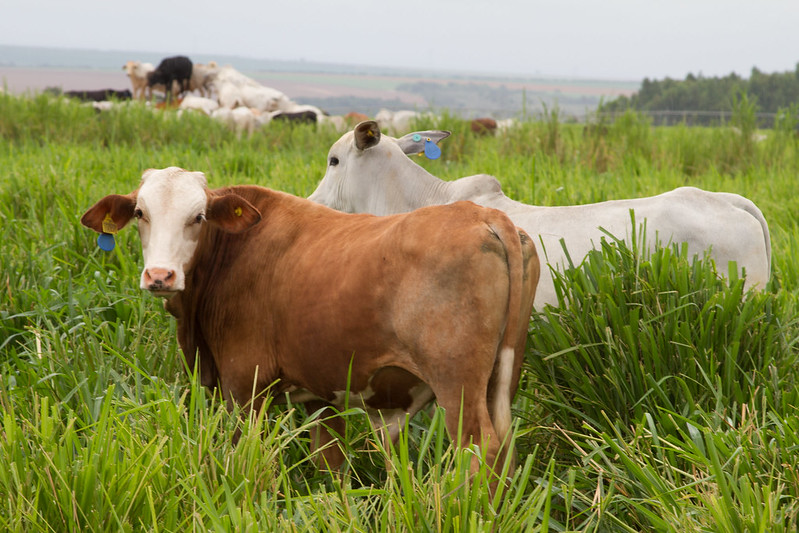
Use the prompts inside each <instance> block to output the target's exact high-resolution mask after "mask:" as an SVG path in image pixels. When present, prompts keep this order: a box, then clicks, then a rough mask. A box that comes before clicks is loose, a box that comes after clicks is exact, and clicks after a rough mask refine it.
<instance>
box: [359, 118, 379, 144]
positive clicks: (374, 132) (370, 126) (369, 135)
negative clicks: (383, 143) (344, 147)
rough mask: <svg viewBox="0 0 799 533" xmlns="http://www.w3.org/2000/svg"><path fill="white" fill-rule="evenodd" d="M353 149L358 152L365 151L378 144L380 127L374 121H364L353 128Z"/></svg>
mask: <svg viewBox="0 0 799 533" xmlns="http://www.w3.org/2000/svg"><path fill="white" fill-rule="evenodd" d="M353 133H354V134H355V147H356V148H357V149H358V150H367V149H369V148H371V147H373V146H377V143H379V142H380V126H378V125H377V122H375V121H374V120H364V121H363V122H361V123H359V124H358V125H357V126H355V129H354V130H353Z"/></svg>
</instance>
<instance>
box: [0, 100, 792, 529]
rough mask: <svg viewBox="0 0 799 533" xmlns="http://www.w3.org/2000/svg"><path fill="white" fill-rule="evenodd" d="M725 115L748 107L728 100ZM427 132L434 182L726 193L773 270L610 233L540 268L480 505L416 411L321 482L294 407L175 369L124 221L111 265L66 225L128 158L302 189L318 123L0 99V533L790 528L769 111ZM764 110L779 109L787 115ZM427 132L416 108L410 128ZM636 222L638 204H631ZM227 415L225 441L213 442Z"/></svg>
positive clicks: (781, 226) (788, 323) (788, 424)
mask: <svg viewBox="0 0 799 533" xmlns="http://www.w3.org/2000/svg"><path fill="white" fill-rule="evenodd" d="M737 105H738V107H737V110H736V113H738V114H739V117H738V119H739V123H740V124H742V125H744V126H745V125H746V124H748V123H747V122H746V118H747V116H746V114H747V113H748V112H749V111H748V108H747V106H746V102H745V101H742V102H738V104H737ZM441 120H442V127H444V128H446V129H450V130H452V131H453V135H452V136H451V137H450V138H449V139H447V140H446V141H444V143H443V145H442V148H443V154H444V155H443V157H442V159H440V160H437V161H427V160H422V159H419V163H420V164H421V165H423V166H425V167H426V168H428V169H429V170H430V171H431V172H433V173H434V174H436V175H439V176H441V177H443V178H444V179H454V178H457V177H459V176H463V175H467V174H474V173H479V172H487V173H491V174H494V175H497V176H498V177H500V179H501V181H502V183H503V187H504V189H505V191H506V192H507V194H508V195H510V196H512V197H514V198H516V199H518V200H521V201H524V202H528V203H535V204H541V205H565V204H573V203H585V202H592V201H600V200H605V199H611V198H621V197H633V196H645V195H651V194H657V193H660V192H663V191H665V190H668V189H671V188H674V187H677V186H680V185H694V186H698V187H702V188H706V189H710V190H727V191H733V192H738V193H740V194H743V195H745V196H747V197H749V198H750V199H752V200H753V201H755V203H757V204H758V205H759V206H760V207H761V209H762V210H763V211H764V214H765V215H766V218H767V220H768V221H769V223H770V230H771V237H772V246H773V250H774V255H773V281H772V283H771V284H770V287H768V289H767V290H766V291H763V292H761V293H744V292H743V290H742V286H743V284H742V278H741V276H740V275H739V276H738V277H734V278H733V279H730V280H719V279H718V278H717V277H716V275H715V265H713V264H712V262H711V261H709V260H707V259H701V258H700V259H699V260H696V261H695V260H693V258H689V257H687V256H686V255H685V253H684V251H683V250H681V249H680V248H679V247H677V248H673V247H666V248H659V249H657V250H655V251H654V252H652V253H651V254H649V255H647V254H644V253H643V252H642V251H641V250H643V249H645V247H642V246H640V245H639V244H638V243H634V244H633V245H631V246H625V245H623V244H622V243H618V242H616V240H615V239H614V238H613V236H612V235H608V236H607V238H606V240H605V242H604V243H603V244H602V246H601V247H600V248H599V249H598V250H596V251H595V252H594V253H592V254H591V255H590V256H589V257H588V258H587V260H586V261H585V262H582V263H581V262H579V261H578V262H576V264H575V265H574V268H572V269H570V270H569V271H567V272H564V273H561V274H559V275H557V276H556V283H557V286H558V287H559V290H560V296H561V298H562V301H563V303H562V305H561V306H559V307H558V308H547V309H545V310H542V312H541V313H540V314H537V315H535V316H533V318H532V321H531V329H530V336H529V342H528V353H527V357H526V361H525V366H524V374H523V383H522V387H521V388H520V391H519V394H518V395H517V397H516V401H515V403H514V413H515V415H516V417H515V420H516V426H515V429H514V432H513V436H514V439H515V445H516V450H517V461H516V466H515V467H514V468H513V469H509V470H508V471H507V476H508V482H507V484H506V485H504V486H501V487H500V489H499V491H498V493H497V494H496V496H494V497H492V496H491V494H490V493H489V491H488V484H489V480H490V478H489V477H488V476H487V474H486V473H485V472H482V473H481V474H479V475H477V476H475V477H470V476H469V475H468V472H469V463H470V458H471V457H472V454H474V453H478V452H477V450H473V449H467V450H462V451H457V450H455V449H453V448H452V447H451V445H450V442H449V439H448V437H447V436H446V431H445V429H444V425H443V414H442V412H441V411H440V410H436V409H431V410H428V411H426V412H424V413H421V414H420V415H419V416H417V417H416V418H414V419H413V420H410V421H409V422H408V427H407V429H406V431H405V432H403V436H402V439H401V440H400V442H399V443H398V444H397V445H396V446H394V447H391V448H390V449H384V448H383V446H382V444H381V440H380V439H379V438H378V437H377V436H376V435H375V434H374V432H373V430H372V429H371V428H370V427H369V426H368V424H367V423H366V421H365V417H363V416H362V414H361V413H360V412H359V411H358V410H355V409H352V410H349V411H347V412H345V413H344V416H347V417H348V419H349V420H350V421H351V424H350V429H349V431H348V433H349V435H348V436H349V442H350V444H349V446H348V447H347V449H346V454H347V458H348V462H347V465H346V467H345V469H344V471H343V472H341V473H340V474H337V475H329V474H326V473H324V472H320V471H318V470H317V469H316V468H315V467H314V466H313V464H312V458H311V457H310V452H309V442H308V433H307V429H308V428H309V427H311V426H312V425H313V424H315V423H317V417H318V414H314V413H307V412H305V410H304V409H303V408H302V407H301V406H288V407H286V406H270V407H269V408H268V409H266V410H265V411H264V412H263V413H262V414H261V415H259V416H249V417H244V418H242V417H240V416H239V414H238V413H235V412H234V413H230V412H228V411H227V410H226V409H225V408H224V406H223V405H221V404H220V402H219V400H218V398H215V397H213V396H212V395H210V393H208V392H207V391H206V390H205V389H203V388H202V387H201V386H200V385H199V384H198V383H197V382H196V381H195V380H194V379H193V378H192V377H191V376H189V375H187V373H186V372H185V370H184V368H183V363H182V357H181V356H180V353H179V350H178V348H177V343H176V335H175V324H174V321H173V320H172V319H171V318H170V317H169V316H168V315H167V314H166V312H165V311H164V310H163V308H162V306H161V305H160V302H159V301H158V300H157V299H155V298H152V297H149V296H147V295H144V294H142V293H141V291H140V290H139V289H138V288H137V283H136V279H137V278H138V275H139V271H140V268H141V251H140V246H139V243H138V237H137V236H136V232H135V231H123V232H121V233H120V234H119V235H118V236H117V247H116V249H115V250H114V251H113V252H112V253H109V254H106V253H104V252H101V251H99V249H98V248H97V247H96V245H95V243H94V239H95V236H94V235H93V234H91V232H89V231H86V230H85V229H84V228H82V227H81V226H80V224H79V217H80V215H81V214H82V213H83V212H84V210H85V209H86V208H87V207H89V206H90V205H91V204H92V203H93V202H94V201H95V200H96V199H97V198H99V197H100V196H102V195H105V194H108V193H111V192H120V193H124V192H128V191H130V190H132V189H133V188H135V186H136V184H137V183H138V179H139V176H140V175H141V172H142V170H143V169H145V168H149V167H163V166H168V165H178V166H182V167H184V168H188V169H196V170H203V171H205V172H206V173H207V175H208V177H209V181H210V183H211V184H212V186H222V185H226V184H232V183H257V184H261V185H265V186H269V187H273V188H276V189H280V190H284V191H287V192H291V193H294V194H297V195H299V196H307V195H308V194H310V193H311V192H312V191H313V189H314V188H315V186H316V183H317V182H318V180H319V179H320V178H321V176H322V174H323V172H324V165H325V159H326V154H327V150H328V148H329V146H330V145H331V144H332V143H333V142H334V141H335V140H336V139H337V138H338V136H339V134H337V133H336V132H333V131H329V130H324V129H321V130H317V129H315V128H310V127H293V128H292V127H283V126H281V125H278V124H273V125H270V127H269V128H268V129H265V130H262V131H259V132H257V133H256V134H255V135H253V136H252V137H243V138H241V139H238V138H237V137H236V135H235V134H234V133H233V132H230V131H228V130H226V129H225V128H224V127H223V126H221V125H220V124H217V123H215V122H213V121H210V120H208V119H206V118H205V117H202V116H195V115H189V116H182V117H180V118H178V117H177V116H176V115H175V114H174V113H165V114H159V113H153V112H151V111H150V110H148V109H145V108H143V107H140V106H135V105H134V106H128V107H122V108H120V109H118V110H115V111H113V112H110V113H102V114H97V113H95V112H94V110H92V109H91V108H87V107H82V106H79V105H74V104H67V103H64V102H63V101H61V100H57V99H53V98H50V97H48V96H43V95H39V96H30V97H24V98H17V97H12V96H10V95H0V136H1V137H2V139H3V142H2V143H0V242H2V245H0V246H2V252H3V253H2V254H0V529H3V530H8V531H130V530H149V531H187V530H192V531H207V530H213V531H220V530H221V531H234V530H235V531H263V530H267V531H272V530H286V531H319V530H326V531H464V530H469V531H483V530H485V531H488V530H492V529H493V530H501V531H548V530H553V531H688V532H692V531H725V532H726V531H730V532H738V531H795V530H796V529H797V526H799V523H798V522H799V504H797V502H798V501H799V470H797V466H796V465H797V464H799V457H798V455H799V437H797V435H799V407H797V406H799V388H797V383H796V380H797V353H798V352H797V339H799V328H798V327H797V291H798V290H799V286H798V285H797V283H799V271H798V268H799V267H797V263H796V261H795V257H796V255H797V252H798V251H799V248H798V247H799V219H798V218H797V217H798V215H797V214H798V213H799V205H798V204H799V199H797V197H796V195H795V194H793V193H794V190H795V176H796V174H797V170H799V147H797V141H796V139H795V138H794V137H793V135H792V133H791V130H792V128H791V127H790V120H789V117H784V119H783V122H784V124H783V126H781V127H778V128H777V129H775V130H774V131H770V132H768V136H767V138H766V140H765V141H763V142H758V143H752V142H750V141H748V140H743V139H742V138H741V136H740V135H738V134H736V133H735V132H734V131H731V130H729V129H726V128H688V127H683V126H677V127H672V128H653V127H651V126H650V125H649V124H648V122H647V121H646V119H644V118H643V117H640V116H637V115H634V114H628V115H626V116H624V117H622V119H621V120H619V121H617V122H615V123H613V124H607V123H605V124H592V125H590V126H591V127H585V126H583V125H576V124H565V123H562V122H561V120H560V116H559V113H558V110H557V109H552V110H548V112H547V114H546V116H545V117H543V119H542V120H541V121H539V122H526V123H524V124H523V125H521V126H520V127H519V128H517V129H515V130H513V131H511V132H509V133H507V134H505V135H501V136H496V137H487V138H486V137H476V136H474V135H473V134H471V132H470V131H469V125H468V123H467V122H464V121H461V120H459V119H457V118H455V117H452V116H444V117H443V118H442V119H441ZM786 124H787V125H786ZM428 125H429V124H420V125H419V126H420V129H421V128H424V127H427V126H428ZM638 222H642V221H638ZM237 429H239V430H241V432H242V437H241V440H240V441H239V443H238V445H236V446H234V445H232V444H231V437H232V435H233V434H234V433H235V432H236V430H237Z"/></svg>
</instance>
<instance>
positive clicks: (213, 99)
mask: <svg viewBox="0 0 799 533" xmlns="http://www.w3.org/2000/svg"><path fill="white" fill-rule="evenodd" d="M122 69H123V70H124V71H125V73H126V74H127V76H128V78H129V80H130V85H131V88H130V89H123V90H117V89H100V90H78V91H65V92H63V95H64V96H66V97H69V98H73V99H77V100H80V101H83V102H87V103H89V104H91V105H92V106H93V107H94V108H95V109H96V110H97V111H106V110H109V109H112V108H113V107H114V105H115V104H117V103H121V102H126V101H131V100H135V101H141V102H146V103H147V104H148V105H151V106H152V107H153V108H155V109H165V108H178V109H179V110H180V111H179V112H180V113H182V112H184V111H195V112H201V113H204V114H205V115H208V116H210V117H212V118H214V119H216V120H218V121H220V122H222V123H224V124H226V125H227V126H229V127H230V128H231V129H233V130H235V131H236V132H237V133H239V134H243V133H247V134H252V133H254V132H255V131H256V130H257V129H259V128H261V127H263V126H265V125H267V124H269V123H270V122H271V121H272V120H276V121H279V122H284V121H285V122H296V123H305V124H325V125H329V126H331V127H333V128H335V129H336V130H338V131H340V132H344V131H346V129H347V128H348V127H351V126H353V125H355V124H357V123H358V122H361V121H362V120H367V119H368V118H369V117H368V116H366V115H363V114H361V113H358V112H351V113H348V114H346V115H343V116H339V115H329V114H327V113H326V112H324V111H323V110H321V109H319V108H318V107H316V106H313V105H309V104H299V103H297V102H294V101H292V100H291V99H290V98H289V97H288V96H286V95H285V94H284V93H283V92H281V91H279V90H277V89H274V88H272V87H266V86H264V85H263V84H261V83H259V82H258V81H256V80H254V79H252V78H250V77H249V76H247V75H245V74H243V73H241V72H239V71H238V70H236V69H235V68H233V67H232V66H230V65H225V66H219V65H218V64H217V63H216V62H215V61H210V62H208V63H207V64H203V63H194V62H192V61H191V59H189V58H188V57H186V56H173V57H167V58H164V59H163V60H162V61H161V62H160V63H159V64H158V66H157V67H156V66H154V65H153V64H152V63H145V62H142V61H138V60H131V61H128V62H127V63H125V65H123V67H122ZM425 116H426V117H427V118H430V117H432V115H429V114H425V113H420V112H418V111H414V110H399V111H392V110H389V109H381V110H380V111H379V112H377V113H376V114H375V117H374V119H375V120H376V121H377V122H378V124H379V125H380V127H381V128H382V129H383V131H385V132H388V133H392V134H399V133H404V132H407V131H408V130H409V128H410V127H411V124H412V123H413V121H414V120H416V119H418V118H422V117H425ZM515 124H516V120H515V119H504V120H494V119H492V118H477V119H474V120H473V121H472V124H471V128H472V131H474V132H475V133H477V134H493V133H495V132H497V131H506V130H508V129H510V128H512V127H513V126H514V125H515Z"/></svg>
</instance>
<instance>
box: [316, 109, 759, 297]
mask: <svg viewBox="0 0 799 533" xmlns="http://www.w3.org/2000/svg"><path fill="white" fill-rule="evenodd" d="M448 135H449V132H443V131H425V132H417V133H410V134H408V135H405V136H404V137H402V138H400V139H394V138H392V137H388V136H386V135H381V132H380V128H379V127H378V125H377V123H376V122H373V121H366V122H362V123H360V124H358V126H356V127H355V129H354V131H351V132H348V133H345V134H344V135H343V136H342V137H341V139H339V140H338V141H336V142H335V143H334V144H333V146H332V147H331V148H330V151H329V153H328V159H327V172H326V173H325V175H324V177H323V178H322V181H321V183H319V186H318V187H317V188H316V190H315V191H314V192H313V194H311V196H309V197H308V198H309V199H310V200H313V201H315V202H319V203H321V204H324V205H326V206H328V207H332V208H334V209H338V210H341V211H346V212H349V213H372V214H375V215H388V214H392V213H403V212H406V211H411V210H413V209H417V208H419V207H422V206H427V205H436V204H447V203H450V202H455V201H458V200H471V201H473V202H475V203H477V204H479V205H483V206H487V207H493V208H495V209H500V210H501V211H504V212H505V213H507V214H508V216H510V218H511V220H513V222H514V223H515V224H516V225H517V226H519V227H521V228H522V229H524V230H526V231H527V232H528V233H529V234H530V235H532V236H533V239H534V240H535V241H536V243H539V242H541V243H543V252H541V251H540V250H539V253H541V255H543V256H544V257H546V259H547V262H548V263H549V265H550V266H551V267H553V268H562V267H564V266H565V265H567V264H568V263H567V258H566V254H565V253H564V251H563V248H562V246H561V243H560V240H561V239H563V240H564V241H565V244H566V247H567V249H568V251H569V254H570V256H571V258H572V259H573V260H574V261H575V262H576V263H579V262H580V261H582V259H583V258H584V257H585V256H586V254H587V253H588V252H589V251H590V250H591V249H592V248H593V247H594V246H596V245H598V244H599V242H600V239H601V238H602V237H603V236H604V235H605V234H604V233H602V231H601V230H600V228H604V229H605V230H607V231H608V232H610V233H611V234H612V235H614V236H616V237H618V238H624V239H627V238H629V237H630V236H631V234H632V227H631V219H630V210H633V211H634V212H635V221H636V223H637V224H640V223H642V222H644V220H645V219H646V230H647V231H646V242H647V244H648V245H649V246H650V247H651V246H652V245H653V244H654V243H655V241H656V238H657V239H659V240H660V241H661V242H663V243H666V242H668V241H671V242H675V243H683V242H685V243H688V253H689V254H691V255H693V254H700V255H701V254H703V253H705V252H706V251H708V250H709V251H710V254H711V256H712V257H713V259H714V260H715V262H716V265H717V266H718V269H719V271H720V273H721V274H722V275H726V274H727V271H728V270H727V269H728V263H729V262H730V261H735V262H737V266H738V267H739V268H741V267H743V268H744V269H746V287H754V286H758V287H760V288H764V287H765V285H766V282H768V280H769V275H770V272H771V243H770V239H769V231H768V224H767V223H766V220H765V218H764V217H763V214H762V213H761V212H760V210H759V209H758V208H757V206H756V205H755V204H754V203H752V202H751V201H749V200H747V199H746V198H744V197H742V196H739V195H737V194H730V193H717V192H707V191H703V190H700V189H696V188H693V187H680V188H678V189H674V190H673V191H670V192H667V193H663V194H660V195H658V196H652V197H649V198H639V199H633V200H615V201H609V202H600V203H596V204H588V205H577V206H566V207H539V206H532V205H526V204H522V203H519V202H516V201H513V200H511V199H510V198H508V197H507V196H505V195H504V194H503V193H502V189H501V187H500V184H499V182H498V181H497V180H496V178H494V177H493V176H489V175H486V174H479V175H476V176H469V177H465V178H461V179H458V180H455V181H452V182H445V181H442V180H440V179H438V178H437V177H435V176H433V175H431V174H430V173H428V172H427V171H426V170H424V169H423V168H422V167H420V166H419V165H417V164H416V163H414V162H413V161H411V160H410V159H409V158H408V157H405V155H404V154H416V153H419V152H421V151H422V150H423V149H424V143H425V142H426V141H427V140H428V139H430V140H431V142H439V141H440V140H441V139H444V138H446V137H447V136H448ZM545 304H550V305H553V306H557V305H558V300H557V295H556V294H555V287H554V284H553V282H552V274H551V272H550V269H549V268H543V269H542V272H541V281H540V283H539V286H538V290H537V293H536V301H535V307H536V308H537V309H539V310H541V309H542V308H543V306H544V305H545Z"/></svg>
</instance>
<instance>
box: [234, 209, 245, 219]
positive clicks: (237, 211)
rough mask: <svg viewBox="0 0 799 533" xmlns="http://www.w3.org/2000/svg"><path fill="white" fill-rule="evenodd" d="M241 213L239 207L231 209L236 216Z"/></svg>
mask: <svg viewBox="0 0 799 533" xmlns="http://www.w3.org/2000/svg"><path fill="white" fill-rule="evenodd" d="M242 213H243V211H242V210H241V207H237V208H236V209H234V210H233V214H234V215H236V216H237V217H240V216H241V214H242Z"/></svg>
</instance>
